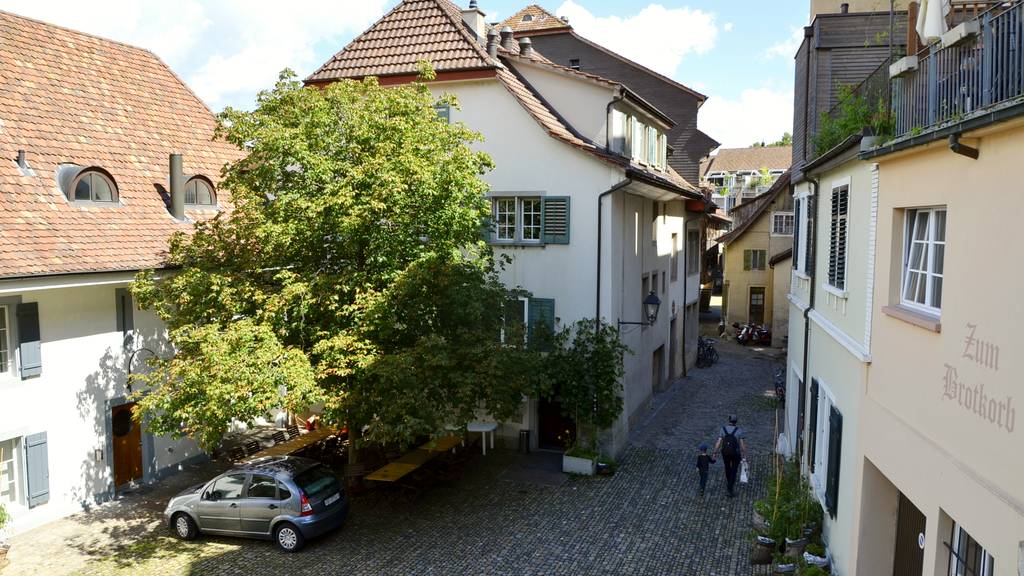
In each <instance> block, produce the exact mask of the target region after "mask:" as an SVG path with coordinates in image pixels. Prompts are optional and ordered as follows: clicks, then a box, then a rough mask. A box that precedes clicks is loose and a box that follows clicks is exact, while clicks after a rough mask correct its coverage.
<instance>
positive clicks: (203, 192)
mask: <svg viewBox="0 0 1024 576" xmlns="http://www.w3.org/2000/svg"><path fill="white" fill-rule="evenodd" d="M185 204H186V205H190V206H216V205H217V194H216V193H215V192H214V191H213V184H211V183H210V181H209V180H207V179H206V178H204V177H202V176H193V177H192V178H189V180H188V182H186V183H185Z"/></svg>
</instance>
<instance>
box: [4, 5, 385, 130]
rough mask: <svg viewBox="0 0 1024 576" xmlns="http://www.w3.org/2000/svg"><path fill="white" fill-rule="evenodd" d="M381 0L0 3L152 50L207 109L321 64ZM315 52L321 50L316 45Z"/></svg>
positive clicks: (369, 18)
mask: <svg viewBox="0 0 1024 576" xmlns="http://www.w3.org/2000/svg"><path fill="white" fill-rule="evenodd" d="M387 3H388V0H334V1H330V0H291V1H290V2H288V3H287V4H283V3H280V2H275V1H271V0H178V1H175V2H138V1H134V0H92V1H89V2H82V1H81V0H47V1H45V2H40V1H39V0H0V9H3V10H7V11H10V12H14V13H16V14H22V15H25V16H29V17H32V18H37V19H40V20H43V21H46V22H52V23H54V24H59V25H61V26H67V27H69V28H73V29H75V30H81V31H83V32H88V33H90V34H96V35H98V36H103V37H106V38H110V39H113V40H118V41H121V42H126V43H128V44H133V45H136V46H140V47H143V48H146V49H149V50H151V51H152V52H154V53H156V54H157V55H158V56H160V57H161V58H162V59H164V61H165V62H167V64H168V65H170V66H171V68H173V69H174V71H175V72H177V73H178V74H179V75H180V76H182V78H184V80H185V81H186V82H187V83H188V84H189V85H190V87H191V88H192V89H193V90H195V91H196V93H197V94H198V95H199V97H200V98H202V99H203V100H205V101H206V103H207V104H208V105H209V106H210V107H211V108H213V109H214V110H219V109H220V108H222V107H224V106H225V105H233V106H240V107H250V106H251V105H252V104H253V102H254V97H255V94H256V92H257V91H258V90H260V89H262V88H268V87H270V86H271V85H272V84H273V83H274V81H275V80H276V79H277V74H278V72H280V71H281V70H282V69H284V68H286V67H287V68H291V69H293V70H295V71H296V72H298V73H299V74H300V75H304V74H308V73H310V72H312V71H313V70H314V69H315V67H316V66H319V65H320V64H322V62H320V61H318V59H317V50H316V48H317V47H318V45H321V44H327V45H329V46H330V47H329V49H328V50H327V53H329V54H333V53H334V52H336V51H337V50H339V49H341V48H342V46H343V45H344V44H345V43H347V41H348V38H350V37H351V36H352V35H353V34H357V33H359V32H362V31H363V30H364V29H365V28H366V27H367V26H369V25H370V23H372V22H373V21H374V20H375V19H376V18H378V17H379V16H380V15H381V14H382V13H383V11H384V8H385V5H386V4H387ZM321 52H323V50H321Z"/></svg>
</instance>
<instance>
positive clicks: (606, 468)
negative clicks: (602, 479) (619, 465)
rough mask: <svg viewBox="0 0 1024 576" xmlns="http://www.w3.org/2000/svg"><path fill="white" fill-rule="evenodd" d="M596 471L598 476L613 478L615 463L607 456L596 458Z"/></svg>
mask: <svg viewBox="0 0 1024 576" xmlns="http://www.w3.org/2000/svg"><path fill="white" fill-rule="evenodd" d="M596 469H597V475H598V476H613V475H615V461H614V460H612V459H611V458H608V457H607V456H598V457H597V466H596Z"/></svg>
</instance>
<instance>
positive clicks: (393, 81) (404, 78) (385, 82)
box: [304, 66, 497, 86]
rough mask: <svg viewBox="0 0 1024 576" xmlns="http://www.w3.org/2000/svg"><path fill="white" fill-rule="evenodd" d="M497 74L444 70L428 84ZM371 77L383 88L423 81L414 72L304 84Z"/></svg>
mask: <svg viewBox="0 0 1024 576" xmlns="http://www.w3.org/2000/svg"><path fill="white" fill-rule="evenodd" d="M495 74H497V72H496V70H495V68H494V67H493V66H492V67H487V68H468V69H465V70H444V71H442V72H437V76H436V77H435V78H434V79H433V80H430V81H428V82H427V83H428V84H435V83H438V82H463V81H466V80H483V79H486V78H494V76H495ZM370 77H373V78H376V79H377V83H378V84H380V85H381V86H398V85H402V84H411V83H413V82H422V81H423V79H422V78H421V77H420V75H419V73H417V72H412V73H405V74H390V75H382V76H376V75H373V74H368V75H365V76H350V77H342V78H329V79H325V80H310V79H308V78H307V79H306V80H304V83H305V84H306V86H326V85H328V84H333V83H335V82H340V81H342V80H355V81H357V82H359V81H362V80H364V79H366V78H370Z"/></svg>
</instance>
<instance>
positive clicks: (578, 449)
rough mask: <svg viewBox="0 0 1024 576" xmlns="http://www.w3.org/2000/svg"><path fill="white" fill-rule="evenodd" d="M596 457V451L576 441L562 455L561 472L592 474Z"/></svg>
mask: <svg viewBox="0 0 1024 576" xmlns="http://www.w3.org/2000/svg"><path fill="white" fill-rule="evenodd" d="M597 458H598V454H597V451H595V450H593V449H591V448H587V447H586V446H582V445H580V443H579V442H576V443H575V444H573V445H572V446H570V447H569V449H568V450H566V451H565V454H563V455H562V472H565V473H567V474H582V475H583V476H593V475H594V470H595V467H596V466H595V465H596V464H597Z"/></svg>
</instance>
